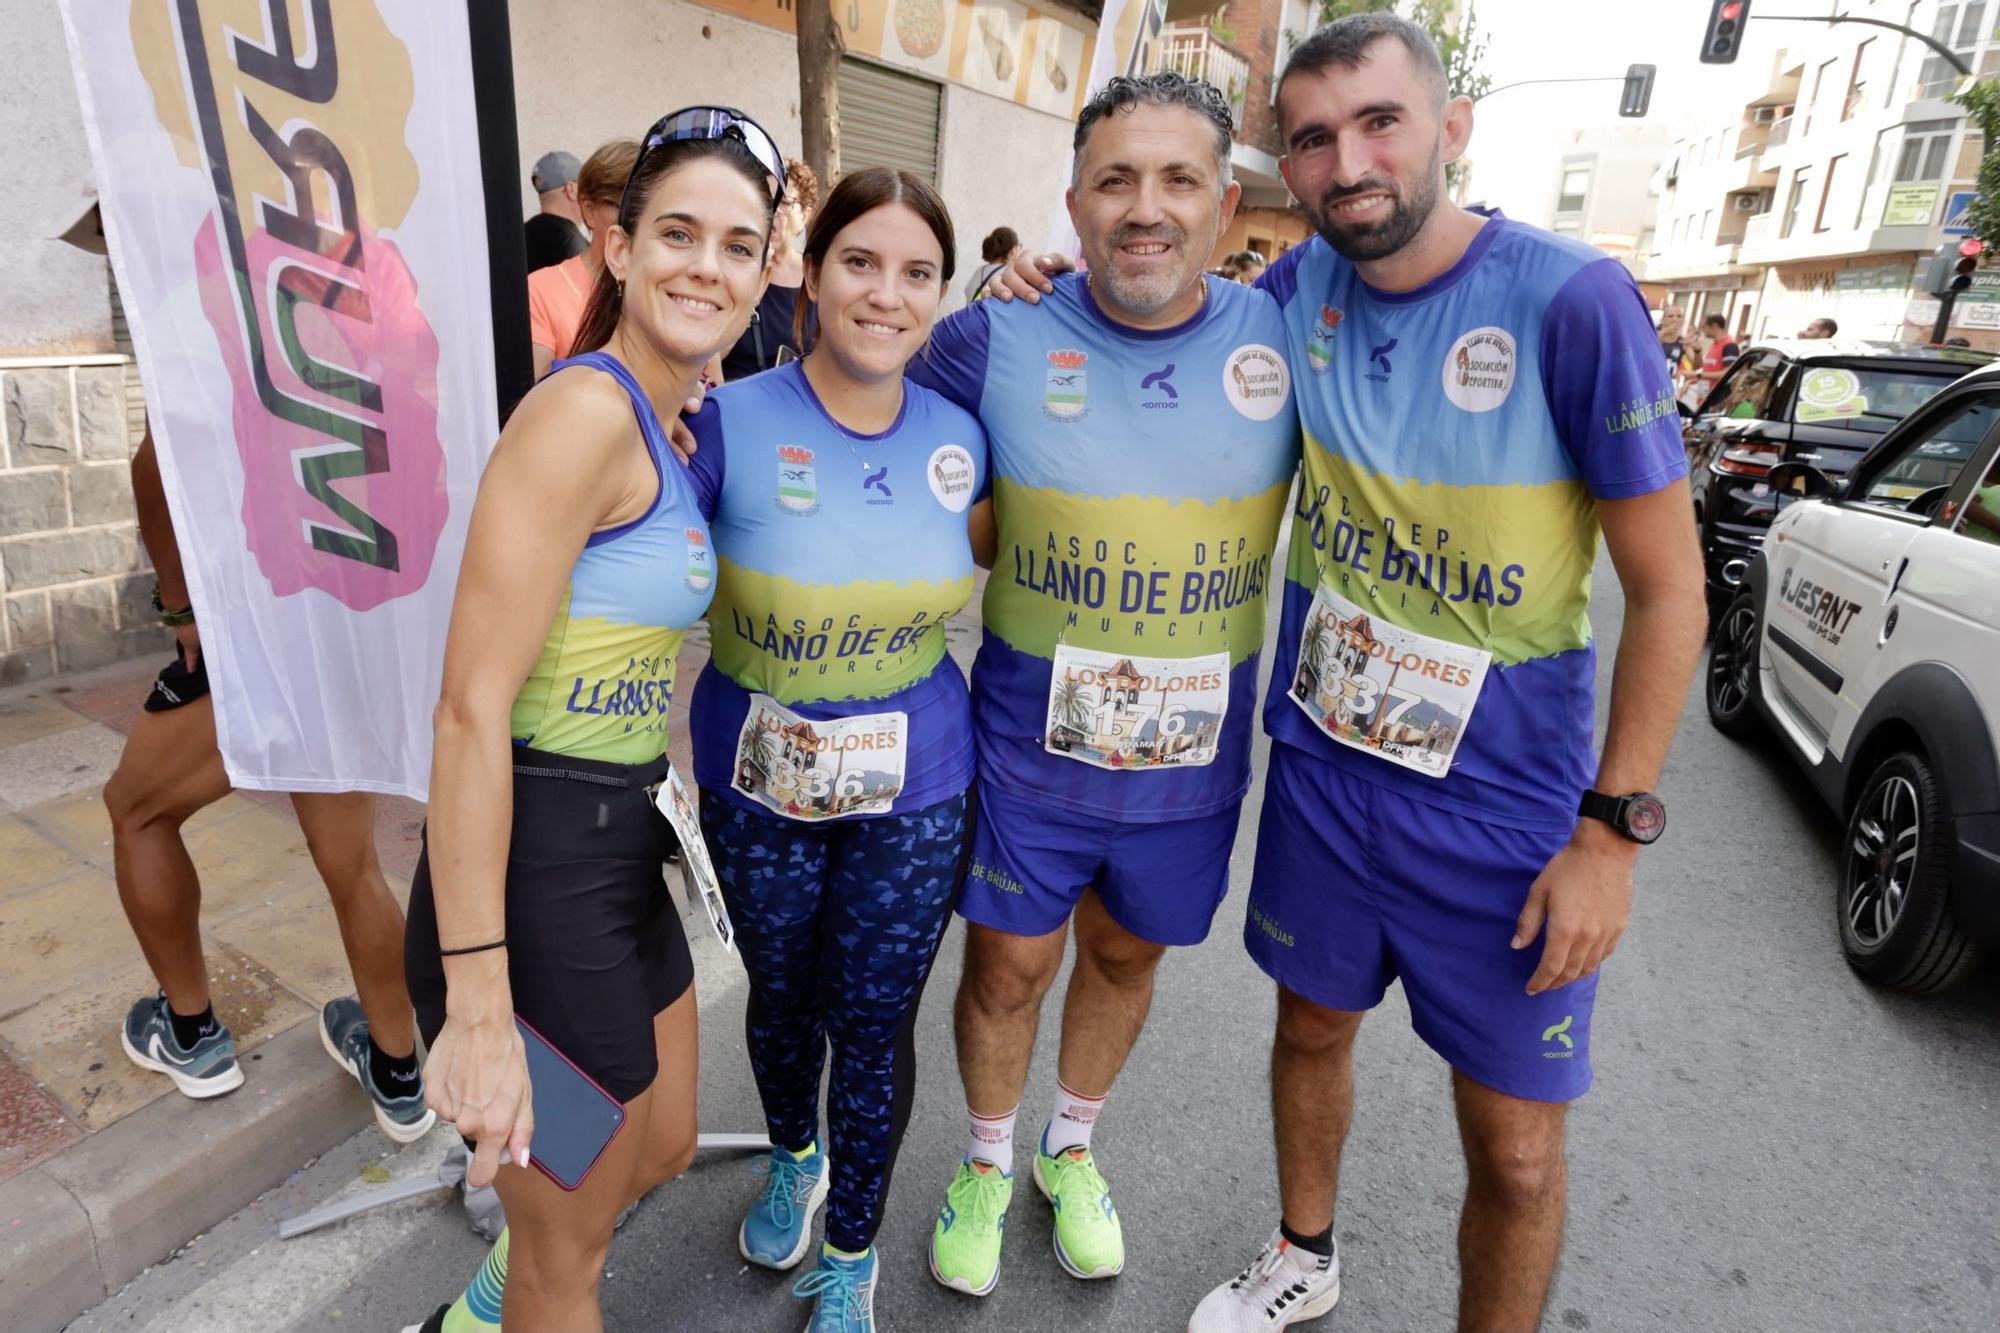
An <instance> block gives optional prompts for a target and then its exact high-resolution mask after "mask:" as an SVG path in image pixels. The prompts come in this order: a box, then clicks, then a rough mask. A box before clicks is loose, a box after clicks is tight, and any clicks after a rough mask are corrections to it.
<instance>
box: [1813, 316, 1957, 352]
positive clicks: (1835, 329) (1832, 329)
mask: <svg viewBox="0 0 2000 1333" xmlns="http://www.w3.org/2000/svg"><path fill="white" fill-rule="evenodd" d="M1813 323H1815V324H1824V325H1826V336H1827V337H1829V338H1831V337H1833V336H1834V335H1835V334H1836V333H1839V332H1840V325H1838V324H1836V323H1834V322H1833V321H1832V320H1830V319H1828V318H1827V317H1826V316H1825V315H1821V316H1820V317H1819V318H1818V319H1816V320H1814V321H1813ZM1968 345H1969V344H1968Z"/></svg>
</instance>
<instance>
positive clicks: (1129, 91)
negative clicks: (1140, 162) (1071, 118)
mask: <svg viewBox="0 0 2000 1333" xmlns="http://www.w3.org/2000/svg"><path fill="white" fill-rule="evenodd" d="M1138 106H1177V107H1184V108H1185V109H1187V110H1189V111H1192V112H1194V113H1195V114H1196V115H1197V116H1200V117H1201V118H1202V119H1203V120H1206V121H1207V122H1208V123H1209V126H1210V128H1211V129H1213V130H1214V131H1215V165H1216V181H1217V184H1216V188H1217V189H1218V190H1226V189H1228V188H1229V182H1230V181H1231V180H1232V179H1234V175H1233V173H1232V172H1231V170H1230V166H1229V145H1230V139H1231V137H1232V136H1233V135H1234V134H1235V132H1236V121H1235V118H1234V116H1232V115H1231V113H1230V110H1229V99H1228V98H1226V97H1224V96H1223V95H1222V92H1221V90H1220V89H1218V88H1216V86H1215V85H1214V84H1212V83H1203V82H1202V81H1201V80H1200V79H1190V78H1187V77H1186V76H1184V75H1181V74H1176V73H1175V72H1174V71H1173V70H1170V69H1163V70H1161V71H1160V72H1159V73H1158V74H1137V75H1132V76H1129V77H1128V76H1126V75H1122V74H1121V75H1119V76H1118V77H1117V78H1115V79H1113V80H1111V82H1109V83H1107V84H1105V85H1104V86H1103V87H1102V88H1100V89H1099V90H1098V91H1097V94H1096V95H1095V96H1094V97H1092V98H1091V99H1090V100H1089V101H1088V102H1085V103H1084V104H1083V114H1082V115H1080V116H1078V117H1077V118H1076V137H1075V139H1074V140H1072V142H1071V144H1070V149H1071V152H1072V153H1073V154H1074V156H1073V158H1072V160H1071V163H1070V169H1069V181H1070V188H1071V189H1074V188H1076V184H1077V173H1078V171H1079V170H1080V169H1081V168H1082V166H1083V146H1084V145H1085V144H1086V143H1088V142H1090V132H1091V131H1092V130H1094V129H1096V128H1097V122H1098V121H1100V120H1103V119H1104V118H1105V117H1106V116H1109V115H1110V114H1111V113H1112V112H1114V111H1122V112H1124V113H1126V114H1127V115H1130V114H1131V112H1132V108H1134V107H1138Z"/></svg>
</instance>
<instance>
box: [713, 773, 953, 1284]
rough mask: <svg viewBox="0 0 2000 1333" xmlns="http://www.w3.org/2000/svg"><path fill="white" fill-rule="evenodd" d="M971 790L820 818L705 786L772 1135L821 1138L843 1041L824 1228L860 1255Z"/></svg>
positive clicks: (901, 1099) (901, 1116) (910, 1076)
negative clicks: (823, 1103) (827, 1072)
mask: <svg viewBox="0 0 2000 1333" xmlns="http://www.w3.org/2000/svg"><path fill="white" fill-rule="evenodd" d="M967 802H968V797H967V795H966V794H964V793H960V794H959V795H957V796H954V797H952V798H950V799H949V800H945V801H940V802H938V803H937V804H936V805H930V806H926V807H924V808H923V809H921V810H915V811H911V812H909V813H907V814H898V815H886V816H883V817H880V818H875V819H861V820H854V821H852V822H848V823H835V824H830V825H826V824H823V825H817V826H815V825H811V824H801V823H798V822H796V821H794V820H789V819H784V818H781V817H779V816H777V815H771V814H763V813H757V812H752V811H749V810H746V809H744V808H743V807H742V806H740V805H737V804H734V803H733V802H730V801H725V800H722V799H720V798H718V797H714V796H710V795H708V794H703V796H702V798H701V806H702V809H701V822H702V828H703V830H704V832H705V833H706V834H707V837H708V845H709V851H710V853H711V855H712V856H713V858H714V861H715V871H716V877H717V878H718V879H719V880H720V881H721V884H722V894H723V897H724V899H725V900H727V902H728V904H729V915H730V918H731V919H732V920H733V921H734V922H735V925H736V943H737V947H738V948H739V949H740V950H741V951H742V955H743V966H744V969H745V970H746V971H747V972H749V974H750V1005H749V1011H748V1013H747V1015H746V1017H745V1022H744V1027H745V1029H746V1030H747V1032H748V1035H749V1043H750V1067H751V1070H752V1072H754V1073H755V1075H756V1077H757V1091H758V1093H759V1094H760V1095H761V1096H762V1098H763V1101H764V1119H765V1122H766V1124H767V1125H768V1126H769V1128H770V1132H771V1141H772V1142H773V1143H775V1144H778V1145H780V1146H782V1147H786V1148H790V1149H793V1150H795V1151H796V1150H799V1149H803V1148H804V1147H805V1146H806V1145H808V1144H810V1143H812V1142H814V1141H815V1140H816V1139H818V1137H819V1123H820V1119H819V1085H820V1070H821V1067H822V1065H823V1063H824V1061H825V1058H826V1048H827V1046H828V1044H829V1043H831V1045H832V1048H833V1076H832V1079H831V1080H830V1082H829V1085H828V1089H827V1143H826V1150H827V1153H828V1155H829V1156H830V1157H831V1158H832V1160H833V1181H832V1191H831V1195H830V1198H829V1202H828V1205H827V1217H826V1238H827V1241H828V1243H829V1244H831V1245H833V1246H834V1247H835V1248H837V1249H841V1250H845V1251H847V1252H848V1253H849V1254H858V1253H860V1252H861V1251H863V1250H865V1249H867V1248H868V1247H869V1245H871V1244H873V1243H874V1239H875V1231H876V1228H877V1227H878V1226H880V1225H881V1221H882V1201H883V1200H884V1199H885V1198H887V1197H888V1193H889V1174H890V1171H891V1169H892V1168H893V1167H894V1165H895V1159H896V1152H897V1149H898V1148H899V1147H900V1146H901V1144H902V1140H903V1130H904V1127H905V1126H906V1125H908V1123H909V1119H910V1101H911V1095H912V1090H913V1087H914V1085H915V1082H916V1051H915V1044H914V1041H913V1035H912V1034H913V1030H914V1028H915V1024H916V1017H917V1002H918V1001H919V1000H921V999H922V998H923V992H924V981H925V979H926V978H927V977H929V976H930V971H931V963H932V962H933V961H934V960H935V959H936V958H937V950H938V942H939V941H940V940H941V939H943V937H944V931H945V927H946V925H948V924H949V923H950V921H951V912H952V905H953V904H954V903H955V902H956V901H957V898H958V889H959V885H960V883H961V881H962V879H963V875H964V861H965V849H966V845H967V842H968V835H969V832H970V828H971V824H970V821H969V820H968V818H967Z"/></svg>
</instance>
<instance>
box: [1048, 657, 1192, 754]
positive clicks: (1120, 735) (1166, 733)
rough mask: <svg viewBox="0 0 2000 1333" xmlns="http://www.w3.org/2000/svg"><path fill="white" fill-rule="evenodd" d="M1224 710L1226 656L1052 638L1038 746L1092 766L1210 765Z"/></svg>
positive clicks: (1051, 752)
mask: <svg viewBox="0 0 2000 1333" xmlns="http://www.w3.org/2000/svg"><path fill="white" fill-rule="evenodd" d="M1228 711H1229V654H1228V653H1210V654H1207V655H1206V656H1203V657H1138V656H1131V655H1127V654H1122V653H1103V652H1097V651H1095V650H1093V649H1089V648H1073V647H1071V646H1070V645H1068V644H1066V643H1060V644H1057V645H1056V660H1055V666H1054V668H1053V669H1052V671H1051V673H1050V679H1049V720H1048V730H1047V732H1046V733H1045V734H1044V735H1043V738H1042V746H1043V748H1044V749H1046V750H1047V751H1048V752H1049V753H1050V754H1057V755H1061V756H1063V757H1064V758H1066V759H1075V760H1078V761H1080V762H1082V763H1086V764H1091V765H1093V766H1095V767H1097V768H1109V769H1116V770H1128V769H1140V768H1200V767H1201V766H1203V765H1204V764H1212V763H1214V762H1215V755H1216V750H1217V747H1218V746H1219V745H1220V743H1221V740H1222V723H1223V718H1224V716H1225V715H1226V714H1227V713H1228Z"/></svg>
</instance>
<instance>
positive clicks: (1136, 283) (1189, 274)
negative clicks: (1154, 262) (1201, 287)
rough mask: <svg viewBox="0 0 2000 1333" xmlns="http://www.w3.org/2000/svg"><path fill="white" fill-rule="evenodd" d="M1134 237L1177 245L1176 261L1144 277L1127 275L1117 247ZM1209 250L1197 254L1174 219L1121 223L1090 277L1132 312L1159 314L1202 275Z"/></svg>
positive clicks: (1122, 308) (1094, 265) (1115, 301)
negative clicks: (1131, 224)
mask: <svg viewBox="0 0 2000 1333" xmlns="http://www.w3.org/2000/svg"><path fill="white" fill-rule="evenodd" d="M1133 241H1161V242H1163V243H1165V244H1167V245H1171V246H1173V247H1174V254H1175V259H1176V262H1175V263H1174V264H1173V266H1172V267H1171V268H1169V269H1166V270H1165V271H1162V272H1157V273H1153V274H1148V275H1146V276H1143V277H1126V276H1123V275H1121V274H1120V273H1119V271H1118V247H1120V246H1122V245H1129V244H1131V243H1132V242H1133ZM1206 257H1207V251H1203V252H1202V253H1201V254H1195V253H1194V251H1193V250H1191V249H1190V248H1189V247H1188V237H1187V233H1186V232H1184V231H1182V230H1181V229H1180V228H1179V227H1176V226H1175V225H1174V224H1173V223H1171V222H1162V223H1160V224H1159V225H1158V226H1153V227H1119V228H1118V229H1117V230H1115V231H1113V232H1112V233H1111V238H1110V241H1109V243H1108V244H1107V245H1106V247H1105V253H1104V262H1103V263H1101V264H1098V263H1093V264H1092V265H1091V268H1090V280H1091V281H1092V282H1093V283H1095V284H1097V287H1098V288H1099V290H1101V291H1102V292H1103V293H1104V294H1105V295H1106V296H1108V297H1110V298H1111V300H1112V302H1113V303H1114V304H1115V305H1117V306H1118V307H1119V309H1121V310H1124V311H1126V312H1128V313H1130V314H1134V315H1141V316H1147V315H1157V314H1159V313H1160V312H1161V311H1162V310H1165V309H1166V308H1167V307H1168V306H1170V305H1172V304H1173V303H1174V302H1175V301H1176V300H1178V299H1179V298H1180V297H1181V295H1182V294H1183V293H1185V292H1186V291H1187V290H1188V288H1189V287H1190V286H1191V285H1192V284H1193V283H1194V282H1197V281H1199V280H1200V278H1201V269H1200V265H1201V261H1202V260H1203V259H1205V258H1206Z"/></svg>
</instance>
